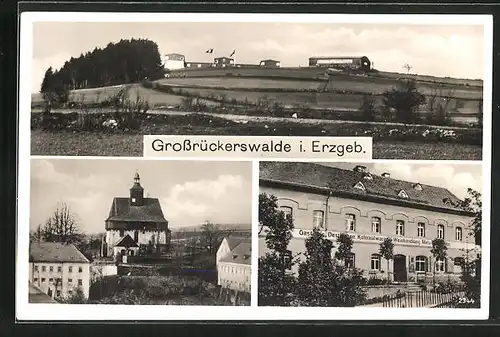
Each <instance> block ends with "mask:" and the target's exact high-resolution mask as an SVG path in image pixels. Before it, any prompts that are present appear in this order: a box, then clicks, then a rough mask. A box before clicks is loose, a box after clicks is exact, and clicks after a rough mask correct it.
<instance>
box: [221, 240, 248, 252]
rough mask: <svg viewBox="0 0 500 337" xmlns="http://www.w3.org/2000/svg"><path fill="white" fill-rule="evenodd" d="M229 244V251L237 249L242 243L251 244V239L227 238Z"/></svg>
mask: <svg viewBox="0 0 500 337" xmlns="http://www.w3.org/2000/svg"><path fill="white" fill-rule="evenodd" d="M226 241H227V244H228V246H229V249H231V250H233V249H235V248H236V247H237V246H238V245H239V244H241V243H250V242H251V241H250V239H247V238H235V237H226Z"/></svg>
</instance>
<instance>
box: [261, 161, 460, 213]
mask: <svg viewBox="0 0 500 337" xmlns="http://www.w3.org/2000/svg"><path fill="white" fill-rule="evenodd" d="M259 169H260V171H259V172H260V173H259V175H260V181H261V183H266V182H267V183H275V184H276V183H277V184H280V185H282V186H287V185H288V186H289V187H290V188H292V186H296V187H303V188H313V189H318V190H322V191H325V192H326V191H330V192H332V193H334V194H337V195H343V196H345V197H351V198H354V199H359V198H372V199H373V198H376V199H377V200H380V201H382V202H384V201H385V202H395V201H397V202H398V203H404V204H406V205H408V206H410V207H411V206H429V207H433V208H439V209H441V210H450V211H460V212H463V211H462V210H460V209H459V208H457V207H454V206H453V205H452V204H450V202H449V201H451V202H452V203H453V204H456V203H457V202H458V201H459V199H458V198H457V197H456V196H455V195H454V194H452V193H451V192H450V191H449V190H447V189H446V188H442V187H437V186H432V185H425V184H418V183H416V182H409V181H403V180H397V179H393V178H388V177H381V176H378V175H375V174H369V175H370V176H371V178H370V179H365V177H366V175H367V172H357V171H354V170H346V169H340V168H336V167H330V166H324V165H320V164H314V163H304V162H294V163H292V162H260V167H259ZM359 182H362V184H363V187H364V188H356V187H357V186H359V184H358V183H359ZM355 186H356V187H355ZM415 186H418V188H415ZM401 191H404V192H405V193H403V194H401ZM402 195H404V196H405V197H404V198H402V197H401V196H402ZM464 213H465V212H464Z"/></svg>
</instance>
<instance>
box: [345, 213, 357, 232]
mask: <svg viewBox="0 0 500 337" xmlns="http://www.w3.org/2000/svg"><path fill="white" fill-rule="evenodd" d="M345 220H346V226H345V227H346V229H347V230H348V231H355V230H356V216H355V215H354V214H346V219H345Z"/></svg>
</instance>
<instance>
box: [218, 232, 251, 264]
mask: <svg viewBox="0 0 500 337" xmlns="http://www.w3.org/2000/svg"><path fill="white" fill-rule="evenodd" d="M226 239H227V238H226ZM228 243H229V240H228ZM229 247H231V245H230V246H229ZM220 261H221V262H228V263H237V264H246V265H250V264H251V262H252V244H251V243H250V240H243V241H241V242H240V243H239V244H237V245H236V246H235V247H234V248H232V249H231V251H230V252H229V253H227V255H226V256H224V257H223V258H222V259H221V260H220Z"/></svg>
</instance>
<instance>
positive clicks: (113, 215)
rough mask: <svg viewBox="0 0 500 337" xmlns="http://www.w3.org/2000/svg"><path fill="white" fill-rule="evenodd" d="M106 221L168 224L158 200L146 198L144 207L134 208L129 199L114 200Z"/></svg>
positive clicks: (116, 198)
mask: <svg viewBox="0 0 500 337" xmlns="http://www.w3.org/2000/svg"><path fill="white" fill-rule="evenodd" d="M106 221H133V222H156V223H158V222H160V223H161V222H163V223H166V222H167V220H166V219H165V217H164V216H163V212H162V210H161V205H160V201H159V200H158V199H157V198H144V204H143V205H142V206H132V205H130V199H129V198H121V197H120V198H119V197H115V198H114V199H113V203H112V204H111V209H110V210H109V216H108V218H107V219H106Z"/></svg>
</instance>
